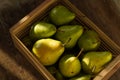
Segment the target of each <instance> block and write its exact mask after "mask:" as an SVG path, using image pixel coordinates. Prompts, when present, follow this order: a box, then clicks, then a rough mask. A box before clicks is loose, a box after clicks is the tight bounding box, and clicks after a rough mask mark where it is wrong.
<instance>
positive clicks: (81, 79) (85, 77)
mask: <svg viewBox="0 0 120 80" xmlns="http://www.w3.org/2000/svg"><path fill="white" fill-rule="evenodd" d="M91 77H92V76H91V75H82V76H77V77H73V78H71V79H69V80H91Z"/></svg>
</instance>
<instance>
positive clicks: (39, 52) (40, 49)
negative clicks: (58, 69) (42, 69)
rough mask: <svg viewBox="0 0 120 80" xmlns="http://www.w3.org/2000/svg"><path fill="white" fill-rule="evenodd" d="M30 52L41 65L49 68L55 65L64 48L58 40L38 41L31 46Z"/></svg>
mask: <svg viewBox="0 0 120 80" xmlns="http://www.w3.org/2000/svg"><path fill="white" fill-rule="evenodd" d="M32 52H33V53H34V54H35V55H36V56H37V58H38V59H39V61H40V62H41V63H42V64H43V65H45V66H50V65H53V64H55V63H56V62H57V60H58V59H59V57H60V56H61V55H62V54H63V52H64V46H63V44H62V43H61V41H58V40H54V39H40V40H37V41H36V42H35V44H34V45H33V48H32Z"/></svg>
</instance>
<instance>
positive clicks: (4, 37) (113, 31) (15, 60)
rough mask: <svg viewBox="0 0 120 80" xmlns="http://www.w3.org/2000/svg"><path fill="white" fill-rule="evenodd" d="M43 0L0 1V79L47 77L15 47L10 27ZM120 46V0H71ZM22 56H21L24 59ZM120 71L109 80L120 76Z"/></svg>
mask: <svg viewBox="0 0 120 80" xmlns="http://www.w3.org/2000/svg"><path fill="white" fill-rule="evenodd" d="M43 1H44V0H11V1H10V0H0V79H3V80H44V79H43V77H42V76H41V75H40V74H39V73H38V72H37V71H36V70H35V69H34V67H33V66H31V64H30V63H29V62H28V61H27V60H26V59H25V57H23V56H22V55H21V53H20V52H19V51H18V50H17V49H16V48H15V47H14V45H13V43H12V40H11V37H10V34H9V29H10V28H11V27H12V26H13V25H14V24H15V23H16V22H18V21H19V20H20V19H21V18H22V17H24V16H25V15H27V14H28V13H29V12H30V11H32V10H33V9H34V8H35V7H37V6H38V5H39V4H40V3H42V2H43ZM70 1H71V2H72V3H73V4H74V5H76V7H78V8H79V9H80V10H81V11H82V12H83V13H84V14H85V15H86V16H87V17H88V18H90V19H91V20H92V21H93V22H94V23H95V24H96V25H97V26H99V28H100V29H102V30H103V31H104V32H105V33H106V34H107V35H108V36H109V37H110V38H111V39H112V40H114V41H115V42H116V43H117V44H118V45H119V46H120V37H119V35H120V6H119V5H120V0H70ZM21 58H22V59H21ZM119 74H120V70H118V71H117V72H116V73H115V74H114V75H113V76H112V77H111V78H110V80H119V79H120V76H119Z"/></svg>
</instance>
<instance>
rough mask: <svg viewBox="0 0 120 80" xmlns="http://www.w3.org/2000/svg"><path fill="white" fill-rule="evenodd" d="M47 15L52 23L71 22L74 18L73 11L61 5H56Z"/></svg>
mask: <svg viewBox="0 0 120 80" xmlns="http://www.w3.org/2000/svg"><path fill="white" fill-rule="evenodd" d="M49 17H50V19H51V21H52V22H53V23H54V24H56V25H63V24H67V23H69V22H71V21H72V20H73V19H74V18H75V13H73V12H71V11H70V10H69V9H67V8H66V7H64V6H63V5H58V6H55V7H54V8H53V9H52V10H51V11H50V13H49Z"/></svg>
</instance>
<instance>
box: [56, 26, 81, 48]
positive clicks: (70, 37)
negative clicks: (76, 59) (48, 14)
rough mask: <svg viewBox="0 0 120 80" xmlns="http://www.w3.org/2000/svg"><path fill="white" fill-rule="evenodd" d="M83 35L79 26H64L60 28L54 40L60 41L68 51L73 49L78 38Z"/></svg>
mask: <svg viewBox="0 0 120 80" xmlns="http://www.w3.org/2000/svg"><path fill="white" fill-rule="evenodd" d="M82 33H83V27H82V26H81V25H65V26H60V27H59V28H58V30H57V32H56V34H55V38H56V39H58V40H60V41H62V43H63V44H65V43H66V42H67V43H66V44H65V47H66V48H68V49H71V48H73V47H74V46H75V45H76V43H77V41H78V39H79V37H80V36H81V35H82Z"/></svg>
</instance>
